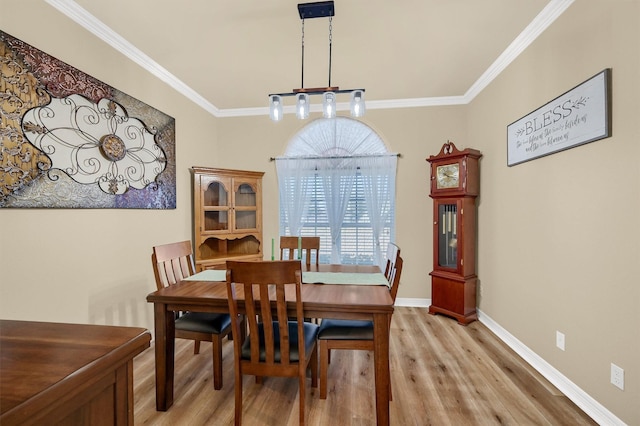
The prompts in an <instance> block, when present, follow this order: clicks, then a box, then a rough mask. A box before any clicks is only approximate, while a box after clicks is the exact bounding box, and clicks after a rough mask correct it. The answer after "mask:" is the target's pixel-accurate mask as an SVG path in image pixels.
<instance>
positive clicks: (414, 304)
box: [395, 297, 431, 308]
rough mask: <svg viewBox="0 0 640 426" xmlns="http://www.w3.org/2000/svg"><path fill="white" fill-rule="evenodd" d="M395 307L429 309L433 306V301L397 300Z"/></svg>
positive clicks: (399, 298)
mask: <svg viewBox="0 0 640 426" xmlns="http://www.w3.org/2000/svg"><path fill="white" fill-rule="evenodd" d="M395 306H408V307H413V308H428V307H429V306H431V299H413V298H407V297H403V298H401V297H398V298H396V303H395Z"/></svg>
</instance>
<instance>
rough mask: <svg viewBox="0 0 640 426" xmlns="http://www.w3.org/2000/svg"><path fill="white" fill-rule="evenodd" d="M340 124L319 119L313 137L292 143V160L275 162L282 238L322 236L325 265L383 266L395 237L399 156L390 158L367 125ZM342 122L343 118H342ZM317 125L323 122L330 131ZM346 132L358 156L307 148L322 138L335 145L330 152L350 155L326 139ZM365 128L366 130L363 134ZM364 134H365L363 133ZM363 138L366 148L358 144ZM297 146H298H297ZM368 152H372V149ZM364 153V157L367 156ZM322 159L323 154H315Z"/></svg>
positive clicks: (302, 134)
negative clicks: (298, 146) (300, 148)
mask: <svg viewBox="0 0 640 426" xmlns="http://www.w3.org/2000/svg"><path fill="white" fill-rule="evenodd" d="M335 120H336V119H323V120H316V122H314V123H313V126H312V125H309V126H308V127H311V131H310V132H304V130H305V129H306V128H305V129H303V131H301V132H300V133H299V134H298V135H297V138H294V140H293V141H292V142H291V143H290V144H289V146H288V148H287V152H288V153H289V156H287V157H282V158H278V159H276V166H277V170H278V185H279V190H280V234H281V235H302V236H319V237H320V262H322V263H344V264H377V265H379V266H381V267H384V265H383V262H384V253H385V252H386V247H387V244H388V243H389V242H390V241H393V240H394V236H395V175H396V167H397V155H395V154H389V153H388V152H387V150H386V147H385V146H384V144H383V143H382V141H381V140H380V139H379V138H378V137H377V135H375V133H374V132H372V131H371V129H369V128H368V127H367V126H364V125H363V124H362V123H360V122H358V121H356V120H350V119H344V120H346V121H347V122H353V123H355V125H354V126H353V128H350V126H349V124H352V123H342V124H341V125H340V126H337V125H336V124H335ZM338 120H339V119H338ZM317 121H323V122H324V124H326V126H330V128H329V129H327V128H325V127H322V126H320V125H319V123H317ZM345 126H346V127H347V129H346V130H347V134H348V135H349V138H348V139H344V140H348V141H349V144H350V146H351V147H354V146H357V147H358V149H355V152H353V153H349V154H353V155H345V156H339V157H337V156H331V155H327V156H324V157H323V156H321V155H318V156H314V157H310V156H309V154H310V153H309V152H308V149H309V147H310V146H313V137H314V135H315V136H316V137H319V136H321V137H323V142H322V143H319V144H318V145H319V146H327V145H330V146H331V147H332V148H331V149H330V150H329V152H330V153H332V154H335V153H336V152H343V153H344V152H346V151H347V150H346V149H344V147H340V146H338V145H337V144H338V143H339V141H340V140H343V139H342V138H341V137H337V136H336V137H335V141H334V143H333V144H330V143H327V141H326V140H324V138H326V136H327V135H328V134H331V133H332V130H333V131H334V132H335V131H336V129H338V130H340V129H342V130H344V127H345ZM362 126H364V127H365V130H366V131H364V132H363V131H362ZM359 130H360V131H359ZM358 137H360V138H361V139H362V141H363V143H359V144H354V138H355V139H358ZM296 141H303V142H301V143H304V149H305V150H306V151H305V154H306V155H307V156H306V157H295V156H294V155H292V154H291V153H292V152H295V143H296ZM292 144H293V146H292ZM366 147H369V149H368V150H367V149H366ZM363 150H364V151H365V152H362V151H363ZM316 154H318V153H316Z"/></svg>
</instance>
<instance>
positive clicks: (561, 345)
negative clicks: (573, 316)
mask: <svg viewBox="0 0 640 426" xmlns="http://www.w3.org/2000/svg"><path fill="white" fill-rule="evenodd" d="M556 346H557V347H558V349H560V350H563V351H564V333H560V332H559V331H556Z"/></svg>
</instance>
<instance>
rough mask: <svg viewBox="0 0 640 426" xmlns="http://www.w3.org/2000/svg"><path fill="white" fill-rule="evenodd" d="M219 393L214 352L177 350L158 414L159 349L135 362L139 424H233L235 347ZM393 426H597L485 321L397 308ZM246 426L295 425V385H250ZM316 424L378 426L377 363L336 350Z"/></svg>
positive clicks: (186, 345)
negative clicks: (464, 321) (169, 389)
mask: <svg viewBox="0 0 640 426" xmlns="http://www.w3.org/2000/svg"><path fill="white" fill-rule="evenodd" d="M223 357H224V367H223V368H224V371H225V372H224V386H223V388H222V389H221V390H219V391H216V390H214V389H213V383H212V378H213V377H212V370H211V368H212V367H211V343H207V342H203V343H202V347H201V349H200V354H198V355H193V342H191V341H186V340H180V339H179V340H177V341H176V374H175V388H174V389H175V390H174V404H173V406H172V407H171V408H170V409H169V410H168V411H167V412H158V411H156V409H155V377H154V350H153V345H152V346H151V348H149V349H147V350H146V351H145V352H144V353H142V354H140V355H139V356H138V357H136V358H135V360H134V399H135V403H134V405H135V423H136V424H137V425H142V424H149V425H189V426H195V425H214V424H215V425H231V424H233V409H234V407H233V386H234V385H233V344H232V342H230V341H227V340H225V343H224V349H223ZM391 360H392V361H391V362H392V363H391V378H392V390H393V401H392V402H391V403H390V416H391V424H392V425H419V426H424V425H437V426H440V425H452V426H458V425H592V424H596V423H595V422H593V421H592V420H591V419H590V418H589V417H588V416H587V415H586V414H584V413H583V412H582V411H581V410H580V409H579V408H578V407H576V406H575V405H574V404H573V403H572V402H571V401H569V400H568V399H567V398H566V397H565V396H564V395H562V393H560V392H559V391H558V390H557V389H556V388H555V387H554V386H553V385H551V384H550V383H549V382H548V381H547V380H546V379H544V378H543V377H542V376H541V375H540V374H538V373H537V372H536V371H535V370H533V369H532V368H531V367H530V366H529V365H528V364H526V363H525V362H524V361H523V360H522V359H521V358H520V357H518V356H517V355H516V354H515V353H514V352H513V351H512V350H511V349H509V348H508V347H507V346H506V345H505V344H504V343H502V342H501V341H500V340H499V339H498V338H497V337H496V336H495V335H493V334H492V333H491V332H490V331H489V330H488V329H487V328H486V327H485V326H483V325H482V324H481V323H480V322H478V321H475V322H473V323H471V324H469V325H468V326H466V327H465V326H461V325H459V324H458V323H457V322H456V321H455V320H453V319H451V318H447V317H444V316H440V315H437V316H434V315H429V314H428V312H427V310H426V309H424V308H409V307H397V308H396V310H395V313H394V314H393V321H392V325H391ZM243 388H244V400H243V401H244V403H243V423H244V424H245V425H278V426H280V425H297V424H298V402H297V395H298V383H297V379H285V378H265V380H264V383H263V384H262V385H257V384H255V381H254V379H253V378H252V377H245V379H244V384H243ZM307 392H308V394H307V395H308V396H307V411H306V420H307V424H310V425H375V409H374V404H375V401H374V377H373V354H372V353H370V352H366V351H334V352H332V354H331V364H330V366H329V387H328V396H327V399H326V400H320V399H319V398H318V395H319V392H318V389H312V388H311V382H310V381H309V384H308V387H307Z"/></svg>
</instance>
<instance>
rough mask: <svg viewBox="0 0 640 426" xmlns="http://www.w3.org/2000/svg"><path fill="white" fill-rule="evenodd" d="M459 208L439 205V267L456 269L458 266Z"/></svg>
mask: <svg viewBox="0 0 640 426" xmlns="http://www.w3.org/2000/svg"><path fill="white" fill-rule="evenodd" d="M457 213H458V206H457V205H456V204H455V203H454V204H447V203H443V204H438V221H439V224H438V233H437V235H438V266H440V267H441V268H452V269H456V268H457V265H458V214H457Z"/></svg>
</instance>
